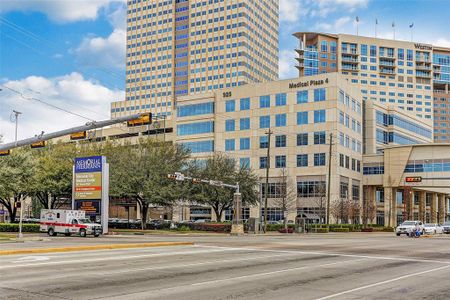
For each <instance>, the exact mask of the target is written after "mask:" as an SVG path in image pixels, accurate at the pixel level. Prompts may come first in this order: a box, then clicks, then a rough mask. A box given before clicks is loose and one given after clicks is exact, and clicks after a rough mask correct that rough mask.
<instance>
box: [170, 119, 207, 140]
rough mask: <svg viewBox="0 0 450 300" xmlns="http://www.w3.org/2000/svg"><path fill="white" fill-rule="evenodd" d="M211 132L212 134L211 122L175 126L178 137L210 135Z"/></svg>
mask: <svg viewBox="0 0 450 300" xmlns="http://www.w3.org/2000/svg"><path fill="white" fill-rule="evenodd" d="M211 132H214V122H213V121H208V122H197V123H188V124H180V125H178V126H177V135H178V136H183V135H193V134H202V133H211Z"/></svg>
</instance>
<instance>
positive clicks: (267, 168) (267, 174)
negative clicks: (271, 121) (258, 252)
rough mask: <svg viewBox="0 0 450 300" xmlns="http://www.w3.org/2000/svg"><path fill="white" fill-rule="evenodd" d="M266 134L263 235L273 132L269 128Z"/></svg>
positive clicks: (265, 223) (265, 222)
mask: <svg viewBox="0 0 450 300" xmlns="http://www.w3.org/2000/svg"><path fill="white" fill-rule="evenodd" d="M266 134H267V158H266V160H267V161H266V186H265V187H264V233H266V232H267V196H268V195H269V169H270V137H271V135H272V134H273V131H272V130H271V129H270V128H269V131H267V132H266Z"/></svg>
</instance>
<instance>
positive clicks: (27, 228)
mask: <svg viewBox="0 0 450 300" xmlns="http://www.w3.org/2000/svg"><path fill="white" fill-rule="evenodd" d="M0 232H19V224H17V223H12V224H9V223H0ZM22 232H39V224H22Z"/></svg>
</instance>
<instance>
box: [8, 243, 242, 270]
mask: <svg viewBox="0 0 450 300" xmlns="http://www.w3.org/2000/svg"><path fill="white" fill-rule="evenodd" d="M226 251H236V249H226V248H224V249H216V250H199V251H178V252H169V253H152V254H143V255H131V256H126V255H123V256H110V257H103V258H88V259H74V260H61V261H49V262H42V263H30V264H21V265H10V266H0V270H4V269H13V268H18V267H34V266H43V265H59V264H78V263H86V262H99V261H110V260H123V259H133V258H144V257H159V256H172V255H185V254H203V253H215V252H226ZM240 251H245V250H240Z"/></svg>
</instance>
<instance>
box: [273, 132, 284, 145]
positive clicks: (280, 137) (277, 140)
mask: <svg viewBox="0 0 450 300" xmlns="http://www.w3.org/2000/svg"><path fill="white" fill-rule="evenodd" d="M275 147H277V148H280V147H286V135H284V134H283V135H277V136H275Z"/></svg>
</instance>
